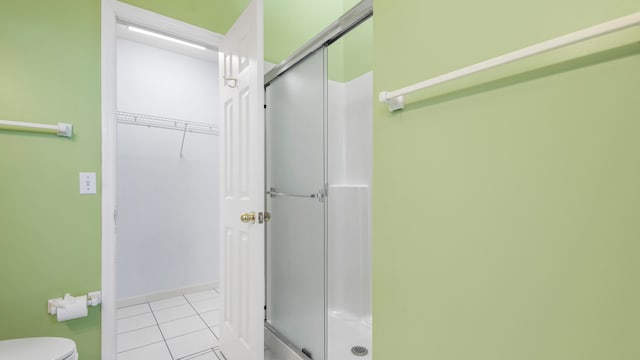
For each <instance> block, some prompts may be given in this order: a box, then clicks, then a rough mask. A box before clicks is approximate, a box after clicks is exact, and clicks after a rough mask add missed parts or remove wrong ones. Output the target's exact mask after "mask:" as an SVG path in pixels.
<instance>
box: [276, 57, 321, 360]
mask: <svg viewBox="0 0 640 360" xmlns="http://www.w3.org/2000/svg"><path fill="white" fill-rule="evenodd" d="M326 89H327V74H326V49H325V48H322V49H320V50H318V51H317V52H315V53H313V54H312V55H310V56H309V57H308V58H306V59H305V60H303V61H302V62H299V63H298V64H296V65H295V66H294V67H293V68H291V69H289V70H287V72H285V73H284V74H282V75H280V76H279V77H278V78H276V79H275V80H273V81H272V82H271V83H270V84H269V86H268V87H267V139H266V140H267V141H266V143H267V159H266V160H267V161H266V163H267V182H266V183H267V207H268V211H269V212H270V213H271V221H270V222H269V223H268V224H267V323H268V325H269V326H270V328H271V329H272V330H274V331H275V332H277V334H278V335H279V336H280V337H282V338H283V339H284V340H286V341H288V342H289V343H290V345H292V346H293V347H294V348H297V349H298V350H300V351H301V352H302V353H304V354H306V355H307V356H308V357H310V358H312V359H314V360H321V359H325V349H326V319H327V316H326V312H327V297H326V293H327V292H326V276H327V275H326V273H327V272H326V260H325V259H326V236H327V235H326V228H327V225H326V211H327V207H326V205H327V204H326V183H327V173H326V156H325V154H326V149H325V143H326V142H325V137H326V123H327V122H326V108H327V106H326V101H327V100H326V99H327V96H326V95H327V90H326Z"/></svg>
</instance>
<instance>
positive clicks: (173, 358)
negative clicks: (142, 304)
mask: <svg viewBox="0 0 640 360" xmlns="http://www.w3.org/2000/svg"><path fill="white" fill-rule="evenodd" d="M148 304H149V308H151V303H148ZM151 315H153V318H154V319H155V321H156V326H157V327H158V331H160V335H161V336H162V340H163V342H164V346H165V347H166V348H167V351H168V352H169V356H170V357H171V360H176V358H175V357H174V356H173V353H172V352H171V349H170V348H169V344H167V339H166V338H165V337H164V333H163V332H162V328H161V327H160V322H158V318H156V314H155V313H154V312H153V308H151Z"/></svg>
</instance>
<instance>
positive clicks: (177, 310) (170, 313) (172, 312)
mask: <svg viewBox="0 0 640 360" xmlns="http://www.w3.org/2000/svg"><path fill="white" fill-rule="evenodd" d="M153 313H154V315H155V316H156V319H158V323H160V324H161V323H165V322H167V321H173V320H178V319H181V318H186V317H189V316H193V315H196V312H195V311H193V308H192V307H191V305H189V304H187V305H180V306H174V307H170V308H166V309H162V310H158V311H154V312H153Z"/></svg>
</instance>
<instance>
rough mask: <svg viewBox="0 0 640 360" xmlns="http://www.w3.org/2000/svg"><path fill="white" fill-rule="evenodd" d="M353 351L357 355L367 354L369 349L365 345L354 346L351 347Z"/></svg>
mask: <svg viewBox="0 0 640 360" xmlns="http://www.w3.org/2000/svg"><path fill="white" fill-rule="evenodd" d="M351 352H352V353H353V355H356V356H365V355H367V354H368V353H369V350H367V348H366V347H364V346H354V347H352V348H351Z"/></svg>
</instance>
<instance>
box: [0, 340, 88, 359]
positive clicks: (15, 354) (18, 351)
mask: <svg viewBox="0 0 640 360" xmlns="http://www.w3.org/2000/svg"><path fill="white" fill-rule="evenodd" d="M0 359H3V360H4V359H7V360H9V359H11V360H77V359H78V352H77V351H76V343H75V342H73V340H70V339H64V338H55V337H33V338H22V339H11V340H0Z"/></svg>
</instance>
